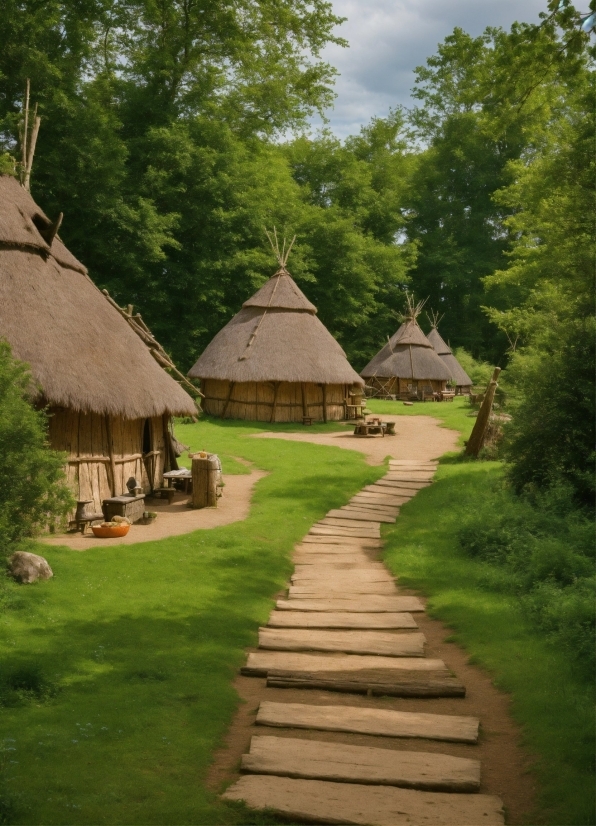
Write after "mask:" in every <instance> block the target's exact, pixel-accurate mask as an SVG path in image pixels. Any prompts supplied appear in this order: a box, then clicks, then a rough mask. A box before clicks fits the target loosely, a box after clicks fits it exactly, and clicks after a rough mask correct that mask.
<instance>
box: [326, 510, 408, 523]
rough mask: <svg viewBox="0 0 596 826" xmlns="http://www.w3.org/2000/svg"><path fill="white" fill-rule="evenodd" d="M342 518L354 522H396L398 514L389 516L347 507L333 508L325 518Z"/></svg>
mask: <svg viewBox="0 0 596 826" xmlns="http://www.w3.org/2000/svg"><path fill="white" fill-rule="evenodd" d="M328 519H341V520H342V523H345V522H348V521H352V522H395V519H396V516H389V515H388V514H386V513H381V512H376V513H373V512H370V511H366V510H362V509H361V508H356V507H345V508H341V509H338V510H331V511H329V513H328V514H327V516H326V517H325V519H324V520H323V521H324V522H325V523H326V522H327V520H328Z"/></svg>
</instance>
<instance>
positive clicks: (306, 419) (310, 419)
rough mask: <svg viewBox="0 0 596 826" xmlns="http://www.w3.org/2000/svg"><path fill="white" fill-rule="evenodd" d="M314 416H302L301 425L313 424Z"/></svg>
mask: <svg viewBox="0 0 596 826" xmlns="http://www.w3.org/2000/svg"><path fill="white" fill-rule="evenodd" d="M314 420H315V419H314V416H303V417H302V424H304V425H311V424H312V423H313V422H314Z"/></svg>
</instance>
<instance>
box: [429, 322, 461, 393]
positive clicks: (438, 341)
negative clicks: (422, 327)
mask: <svg viewBox="0 0 596 826" xmlns="http://www.w3.org/2000/svg"><path fill="white" fill-rule="evenodd" d="M427 338H428V340H429V341H430V343H431V344H432V346H433V349H434V351H435V353H436V354H437V355H438V356H439V357H440V358H441V360H442V361H443V362H444V364H445V366H446V367H447V369H448V370H449V372H450V373H451V378H452V380H453V381H454V382H455V384H456V385H457V386H458V387H469V386H471V385H472V379H471V378H470V377H469V376H468V374H467V373H466V371H465V370H464V368H463V367H462V366H461V364H460V363H459V361H458V360H457V359H456V358H455V356H454V355H453V353H452V352H451V348H450V347H449V345H448V344H445V341H444V340H443V338H442V337H441V334H440V333H439V331H438V329H437V327H436V326H434V325H433V327H432V329H431V331H430V333H429V334H428V336H427Z"/></svg>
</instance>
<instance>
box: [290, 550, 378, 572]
mask: <svg viewBox="0 0 596 826" xmlns="http://www.w3.org/2000/svg"><path fill="white" fill-rule="evenodd" d="M292 558H293V560H294V562H295V564H296V567H298V566H300V567H302V568H303V567H305V566H306V565H309V566H312V565H314V566H315V567H317V566H319V565H328V566H329V567H336V566H337V565H340V566H348V567H349V566H352V567H354V568H362V567H366V566H367V565H377V564H379V563H377V562H375V561H372V560H371V559H370V557H368V556H366V554H364V553H362V552H360V553H352V554H350V553H342V554H328V553H314V554H313V553H303V552H302V551H299V552H297V553H295V554H294V556H293V557H292Z"/></svg>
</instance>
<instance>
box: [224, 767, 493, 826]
mask: <svg viewBox="0 0 596 826" xmlns="http://www.w3.org/2000/svg"><path fill="white" fill-rule="evenodd" d="M223 797H224V799H226V800H244V802H245V803H246V805H247V806H248V807H249V808H251V809H258V810H260V809H272V810H273V811H274V812H277V813H278V814H280V815H283V817H284V818H286V819H288V820H289V821H290V822H298V823H303V822H304V821H306V822H314V823H343V824H346V826H413V824H415V826H479V824H482V826H502V824H503V823H504V822H505V820H504V814H503V804H502V802H501V800H500V799H499V798H498V797H493V796H491V795H484V794H470V795H467V794H450V793H449V792H422V791H416V790H414V789H398V788H392V787H390V786H365V785H364V784H362V783H333V782H331V781H327V780H302V779H295V778H291V777H271V776H268V775H259V774H248V775H245V776H244V777H241V778H240V779H239V780H238V781H237V782H236V783H234V785H233V786H230V788H229V789H227V791H226V792H225V793H224V795H223Z"/></svg>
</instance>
